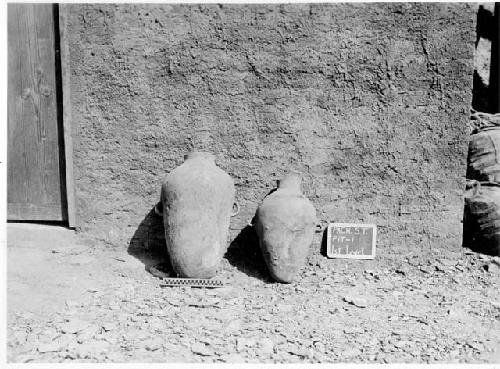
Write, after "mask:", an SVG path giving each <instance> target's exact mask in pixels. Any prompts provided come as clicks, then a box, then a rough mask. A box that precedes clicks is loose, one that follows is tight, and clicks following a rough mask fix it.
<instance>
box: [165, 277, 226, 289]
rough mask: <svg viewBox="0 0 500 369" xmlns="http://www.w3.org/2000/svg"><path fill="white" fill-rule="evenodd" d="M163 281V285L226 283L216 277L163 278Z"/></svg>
mask: <svg viewBox="0 0 500 369" xmlns="http://www.w3.org/2000/svg"><path fill="white" fill-rule="evenodd" d="M162 282H163V283H162V284H161V285H160V286H161V287H183V286H184V287H206V288H217V287H224V283H223V282H222V281H218V280H216V279H196V278H162Z"/></svg>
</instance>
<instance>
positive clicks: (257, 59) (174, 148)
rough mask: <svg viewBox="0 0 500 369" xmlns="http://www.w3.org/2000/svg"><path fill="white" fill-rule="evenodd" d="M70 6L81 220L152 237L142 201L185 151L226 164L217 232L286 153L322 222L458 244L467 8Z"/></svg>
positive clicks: (105, 236)
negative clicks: (227, 186) (226, 214)
mask: <svg viewBox="0 0 500 369" xmlns="http://www.w3.org/2000/svg"><path fill="white" fill-rule="evenodd" d="M69 9H70V22H69V37H70V45H71V46H70V53H71V65H70V68H71V79H72V80H71V88H72V97H71V98H72V103H73V124H74V129H75V152H74V164H75V171H76V172H75V177H76V179H75V181H76V192H77V207H78V217H79V221H80V228H81V230H82V231H83V232H85V233H87V234H90V235H93V236H95V237H96V238H97V239H102V240H105V241H107V242H108V243H110V244H112V245H116V246H121V245H127V244H128V242H129V241H130V239H131V238H132V236H133V235H134V234H135V235H136V237H137V236H139V238H142V239H143V241H144V243H145V245H146V246H147V245H148V244H151V243H152V242H155V241H160V242H161V234H159V231H158V229H154V227H153V228H151V227H150V225H151V220H148V218H151V215H149V216H147V214H148V213H149V212H150V210H151V208H152V206H153V205H154V204H155V203H156V202H157V201H158V198H159V189H160V183H161V178H162V176H164V175H165V174H166V173H168V172H169V171H170V170H172V169H173V168H174V167H176V166H177V165H179V164H181V163H182V161H183V155H184V154H185V153H186V152H188V151H190V150H193V149H197V150H207V151H210V152H213V153H215V155H216V157H217V163H218V165H219V166H220V167H221V168H223V169H224V170H226V171H227V172H228V173H229V174H230V175H231V176H232V177H233V178H234V181H235V184H236V191H237V201H238V202H239V204H240V206H241V212H240V214H239V215H238V216H236V217H234V218H233V219H232V223H231V237H232V238H234V237H235V236H236V235H237V234H238V233H239V231H240V230H241V229H242V228H243V227H245V225H246V224H247V223H248V222H249V221H250V220H251V218H252V216H253V214H254V212H255V210H256V208H257V206H258V204H259V202H260V201H261V200H262V199H263V197H264V196H265V195H266V194H267V193H268V192H269V191H270V190H271V189H272V188H273V187H274V185H275V183H276V180H277V179H279V178H280V177H281V176H282V175H283V173H285V171H286V170H287V169H292V168H294V169H298V170H300V171H302V172H303V173H304V183H303V188H304V193H305V194H306V195H307V196H308V197H309V198H310V199H311V200H312V201H313V203H314V205H315V207H316V209H317V215H318V218H319V219H320V220H321V224H322V225H323V226H325V225H326V224H327V223H328V221H347V222H371V223H375V224H377V225H378V226H379V243H378V247H379V250H380V252H381V253H386V252H408V251H410V250H415V249H418V248H421V247H454V248H458V247H460V245H461V228H462V224H461V219H462V211H463V200H462V194H463V189H464V183H465V179H464V177H465V166H466V148H467V128H466V127H467V121H468V112H469V108H470V104H471V91H472V74H473V50H474V41H475V24H474V23H475V17H476V6H474V5H468V4H456V3H455V4H422V3H420V4H409V3H405V4H370V5H368V4H314V5H310V4H298V5H250V6H245V5H221V6H219V5H208V6H198V5H157V6H149V5H145V4H136V5H133V4H121V5H95V4H85V5H75V4H73V5H71V6H70V7H69ZM145 217H146V219H145ZM141 222H142V223H141ZM138 229H139V230H138ZM160 233H161V232H160ZM320 240H321V234H319V233H318V234H317V236H316V240H315V243H314V245H313V247H314V249H315V250H318V251H319V244H320Z"/></svg>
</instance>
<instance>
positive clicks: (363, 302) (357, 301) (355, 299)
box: [344, 295, 368, 308]
mask: <svg viewBox="0 0 500 369" xmlns="http://www.w3.org/2000/svg"><path fill="white" fill-rule="evenodd" d="M344 301H345V302H348V303H349V304H351V305H354V306H357V307H360V308H365V307H367V306H368V300H367V299H366V298H364V297H360V296H352V295H347V296H344Z"/></svg>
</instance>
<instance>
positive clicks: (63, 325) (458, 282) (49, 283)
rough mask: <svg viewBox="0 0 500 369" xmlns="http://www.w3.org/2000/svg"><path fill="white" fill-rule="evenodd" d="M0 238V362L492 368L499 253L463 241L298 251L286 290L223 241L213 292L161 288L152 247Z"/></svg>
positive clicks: (49, 231)
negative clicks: (300, 262) (1, 277)
mask: <svg viewBox="0 0 500 369" xmlns="http://www.w3.org/2000/svg"><path fill="white" fill-rule="evenodd" d="M248 232H249V235H248V236H249V237H253V236H254V235H252V234H251V230H248ZM7 236H8V286H7V290H8V292H7V293H8V331H7V335H8V336H7V342H8V351H7V359H8V362H191V363H193V362H194V363H196V362H250V363H253V362H260V363H294V362H321V363H328V362H375V363H395V362H411V363H434V362H464V363H499V362H500V289H499V287H500V265H499V264H498V262H500V261H499V260H498V258H493V257H490V256H483V255H480V254H475V253H472V252H470V251H467V250H465V249H463V250H462V249H458V250H456V251H455V252H446V253H445V252H443V250H438V251H434V252H432V251H429V252H428V253H426V254H418V253H417V252H415V253H408V254H407V255H405V256H404V257H402V258H401V257H399V256H398V257H397V258H396V257H392V258H391V257H377V258H376V259H375V260H374V261H354V260H353V261H345V260H332V259H327V258H325V257H324V256H322V255H320V254H311V255H310V256H309V258H308V261H307V266H306V268H305V269H304V270H303V272H302V274H301V276H300V279H299V280H298V282H296V283H294V284H289V285H285V284H277V283H273V282H272V281H271V280H270V279H269V275H268V273H267V271H266V269H265V266H264V262H263V260H262V257H261V255H260V253H259V251H258V249H257V248H251V249H249V248H248V247H247V248H242V247H238V245H237V244H236V245H234V244H233V246H232V247H231V248H230V250H229V251H228V253H227V255H226V257H225V259H224V260H223V264H222V267H221V270H220V272H219V274H218V276H217V277H216V278H217V279H219V280H221V281H224V282H225V283H226V286H225V287H223V288H214V289H206V288H205V289H204V288H188V287H165V286H162V280H161V279H160V278H158V277H156V276H154V275H153V274H152V273H150V272H149V271H152V272H153V273H154V274H156V275H159V274H160V272H158V270H160V271H161V270H164V271H167V272H168V264H165V260H164V259H163V258H162V257H161V251H160V250H155V249H151V250H143V251H144V252H143V254H142V255H140V257H138V254H137V253H135V254H134V255H135V256H133V255H130V254H129V253H128V252H127V250H125V249H116V248H106V247H105V246H104V245H102V244H97V243H96V242H95V241H91V240H89V239H85V238H82V237H81V236H79V235H76V234H75V233H74V232H72V231H70V230H67V229H65V228H62V227H55V226H42V225H27V224H8V234H7ZM246 244H247V245H248V243H246ZM243 261H244V262H243ZM154 265H156V266H157V269H151V266H154ZM148 270H149V271H148Z"/></svg>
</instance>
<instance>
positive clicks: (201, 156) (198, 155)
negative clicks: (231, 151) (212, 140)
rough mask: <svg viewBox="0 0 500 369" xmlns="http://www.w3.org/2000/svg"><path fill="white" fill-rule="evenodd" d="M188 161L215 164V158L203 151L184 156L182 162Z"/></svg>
mask: <svg viewBox="0 0 500 369" xmlns="http://www.w3.org/2000/svg"><path fill="white" fill-rule="evenodd" d="M190 159H202V160H207V161H210V162H212V163H215V156H214V155H213V154H211V153H209V152H204V151H192V152H190V153H189V154H186V155H184V161H186V160H190Z"/></svg>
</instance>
